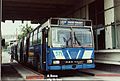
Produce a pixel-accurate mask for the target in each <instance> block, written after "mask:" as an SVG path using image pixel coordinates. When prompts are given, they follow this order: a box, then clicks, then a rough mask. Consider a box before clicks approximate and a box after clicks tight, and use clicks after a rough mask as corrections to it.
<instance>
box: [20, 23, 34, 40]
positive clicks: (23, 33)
mask: <svg viewBox="0 0 120 81" xmlns="http://www.w3.org/2000/svg"><path fill="white" fill-rule="evenodd" d="M20 28H21V32H20V34H19V35H18V40H20V39H21V38H22V37H24V36H26V35H27V34H28V33H29V32H31V31H32V30H33V28H32V27H31V26H29V25H28V23H27V24H26V25H25V26H24V25H20Z"/></svg>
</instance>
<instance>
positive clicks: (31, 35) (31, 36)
mask: <svg viewBox="0 0 120 81" xmlns="http://www.w3.org/2000/svg"><path fill="white" fill-rule="evenodd" d="M32 40H33V33H31V34H30V46H32Z"/></svg>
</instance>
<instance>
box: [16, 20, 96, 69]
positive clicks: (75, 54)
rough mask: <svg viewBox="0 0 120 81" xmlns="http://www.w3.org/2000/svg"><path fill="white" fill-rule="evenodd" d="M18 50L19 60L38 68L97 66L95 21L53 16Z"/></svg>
mask: <svg viewBox="0 0 120 81" xmlns="http://www.w3.org/2000/svg"><path fill="white" fill-rule="evenodd" d="M19 48H20V49H19ZM18 51H20V53H19V52H18V53H17V54H18V61H19V62H26V63H29V64H31V65H32V66H33V67H34V68H37V70H43V71H52V70H80V69H86V68H94V67H95V64H94V42H93V31H92V24H91V21H90V20H81V19H74V18H50V19H48V21H47V22H45V23H44V24H43V25H41V26H38V27H37V28H36V29H35V30H34V31H32V32H31V33H29V34H28V36H26V37H24V38H23V39H21V41H20V42H19V43H18Z"/></svg>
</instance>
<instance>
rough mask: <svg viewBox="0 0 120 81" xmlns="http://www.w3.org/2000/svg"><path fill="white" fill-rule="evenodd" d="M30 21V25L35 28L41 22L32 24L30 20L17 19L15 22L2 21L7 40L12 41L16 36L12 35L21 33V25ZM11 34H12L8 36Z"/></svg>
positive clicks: (3, 32)
mask: <svg viewBox="0 0 120 81" xmlns="http://www.w3.org/2000/svg"><path fill="white" fill-rule="evenodd" d="M27 23H28V25H29V26H31V27H32V28H33V29H34V28H36V27H37V26H38V25H39V24H31V22H30V21H24V22H23V23H22V21H15V22H14V23H13V22H12V21H10V20H9V21H8V20H6V21H5V22H1V32H2V37H3V38H5V37H6V35H7V37H6V38H5V39H6V41H10V40H13V39H15V37H11V35H15V36H16V33H17V34H20V32H21V28H22V27H21V25H26V24H27ZM8 35H10V36H8Z"/></svg>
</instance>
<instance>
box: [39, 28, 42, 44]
mask: <svg viewBox="0 0 120 81" xmlns="http://www.w3.org/2000/svg"><path fill="white" fill-rule="evenodd" d="M41 42H42V32H41V30H40V29H39V31H38V43H39V44H41Z"/></svg>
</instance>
